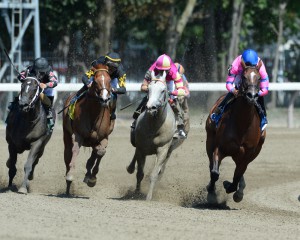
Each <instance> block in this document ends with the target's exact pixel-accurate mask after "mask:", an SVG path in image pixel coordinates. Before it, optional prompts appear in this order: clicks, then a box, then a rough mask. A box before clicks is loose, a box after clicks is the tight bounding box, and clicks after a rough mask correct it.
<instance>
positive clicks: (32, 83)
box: [19, 77, 42, 112]
mask: <svg viewBox="0 0 300 240" xmlns="http://www.w3.org/2000/svg"><path fill="white" fill-rule="evenodd" d="M41 91H42V89H41V88H40V82H39V81H38V80H37V79H36V78H35V77H27V78H25V79H24V80H22V84H21V92H20V95H19V106H20V109H21V110H22V111H25V112H28V111H29V110H30V109H31V108H33V107H34V104H35V102H36V101H37V100H38V99H39V95H40V93H41Z"/></svg>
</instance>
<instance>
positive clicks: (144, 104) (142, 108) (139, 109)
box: [130, 96, 148, 129]
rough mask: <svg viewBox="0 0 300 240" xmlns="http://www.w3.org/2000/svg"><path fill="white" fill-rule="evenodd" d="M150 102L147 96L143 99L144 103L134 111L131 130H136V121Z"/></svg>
mask: <svg viewBox="0 0 300 240" xmlns="http://www.w3.org/2000/svg"><path fill="white" fill-rule="evenodd" d="M147 101H148V97H147V96H145V97H143V99H142V101H141V102H140V104H139V106H138V107H137V108H136V110H135V111H134V113H133V115H132V118H133V119H134V121H133V123H132V124H131V126H130V127H131V128H133V129H134V128H135V125H136V120H137V119H138V117H139V116H140V114H141V113H142V112H143V111H144V110H145V107H146V104H147Z"/></svg>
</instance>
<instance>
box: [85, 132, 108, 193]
mask: <svg viewBox="0 0 300 240" xmlns="http://www.w3.org/2000/svg"><path fill="white" fill-rule="evenodd" d="M107 145H108V140H107V139H106V138H105V139H103V140H102V141H101V142H100V144H99V145H98V146H96V147H95V148H94V149H93V152H95V154H96V155H95V156H96V158H95V160H96V163H95V160H94V161H93V163H94V164H92V165H90V167H91V168H89V169H88V167H87V174H88V173H89V172H90V171H91V170H92V172H91V177H89V179H88V182H87V185H88V186H89V187H94V186H95V185H96V183H97V177H96V175H97V174H98V172H99V164H100V162H101V159H102V157H103V156H104V155H105V153H106V148H107Z"/></svg>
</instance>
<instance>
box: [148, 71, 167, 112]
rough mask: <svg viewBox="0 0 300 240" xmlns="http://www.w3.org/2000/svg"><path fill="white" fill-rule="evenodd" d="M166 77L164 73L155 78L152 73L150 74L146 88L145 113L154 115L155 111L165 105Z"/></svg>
mask: <svg viewBox="0 0 300 240" xmlns="http://www.w3.org/2000/svg"><path fill="white" fill-rule="evenodd" d="M166 75H167V74H166V72H165V71H163V72H162V73H159V74H158V75H156V76H155V74H154V71H152V72H151V82H150V83H149V86H148V87H149V92H148V102H147V104H146V108H147V111H148V112H149V113H150V114H151V115H156V113H157V111H158V110H159V109H160V108H161V107H163V106H165V105H166V104H167V101H168V95H167V84H166Z"/></svg>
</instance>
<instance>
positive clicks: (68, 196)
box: [42, 193, 90, 199]
mask: <svg viewBox="0 0 300 240" xmlns="http://www.w3.org/2000/svg"><path fill="white" fill-rule="evenodd" d="M42 195H43V196H46V197H55V198H70V199H90V198H89V197H85V196H77V195H73V194H69V195H67V194H65V193H60V194H42Z"/></svg>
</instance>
